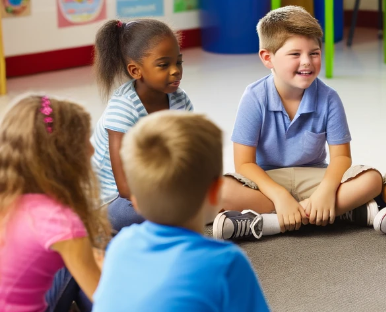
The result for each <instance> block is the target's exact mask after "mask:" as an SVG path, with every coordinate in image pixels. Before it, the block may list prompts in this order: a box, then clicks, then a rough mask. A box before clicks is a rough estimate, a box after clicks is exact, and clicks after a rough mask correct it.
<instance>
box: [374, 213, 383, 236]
mask: <svg viewBox="0 0 386 312" xmlns="http://www.w3.org/2000/svg"><path fill="white" fill-rule="evenodd" d="M373 225H374V229H375V230H376V231H378V232H382V233H384V234H386V208H383V209H381V210H380V211H379V212H378V213H377V215H376V216H375V218H374V224H373Z"/></svg>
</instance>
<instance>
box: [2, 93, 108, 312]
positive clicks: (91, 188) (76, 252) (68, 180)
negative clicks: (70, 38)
mask: <svg viewBox="0 0 386 312" xmlns="http://www.w3.org/2000/svg"><path fill="white" fill-rule="evenodd" d="M89 137H90V115H89V114H88V113H87V112H86V111H85V110H84V109H83V108H82V107H81V106H79V105H77V104H74V103H71V102H67V101H59V100H55V99H52V98H48V97H46V96H44V97H41V96H30V97H27V98H24V99H23V100H21V101H20V102H18V103H17V104H16V105H15V106H13V107H12V108H11V110H10V111H9V112H8V113H7V114H6V115H5V117H4V119H3V121H2V123H1V125H0V311H1V312H11V311H12V312H22V311H26V312H27V311H28V312H32V311H33V312H43V311H45V309H46V303H45V300H44V295H45V293H46V292H47V290H48V289H49V288H50V287H51V284H52V280H53V277H54V275H55V273H56V272H57V271H58V270H59V269H60V268H61V267H63V266H64V265H66V267H67V268H68V270H69V271H70V273H71V274H72V276H73V277H74V278H75V280H76V281H77V283H78V284H79V286H80V287H81V288H82V289H83V291H84V292H85V293H86V295H87V296H88V297H89V298H90V299H91V298H92V294H93V293H94V291H95V289H96V287H97V284H98V281H99V277H100V269H99V268H98V266H97V264H96V262H95V260H94V257H93V251H92V246H94V247H99V248H104V247H105V244H106V243H107V237H108V235H109V233H110V229H109V225H108V222H107V218H106V217H105V216H104V215H103V214H102V212H101V210H100V209H99V208H98V207H99V194H98V191H97V183H96V179H95V177H94V174H93V171H92V168H91V162H90V157H91V155H92V154H93V148H92V146H91V144H90V143H89Z"/></svg>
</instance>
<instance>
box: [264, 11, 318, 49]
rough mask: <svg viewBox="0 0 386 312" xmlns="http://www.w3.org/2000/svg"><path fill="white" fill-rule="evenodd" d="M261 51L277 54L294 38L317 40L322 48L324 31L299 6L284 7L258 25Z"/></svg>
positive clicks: (267, 16)
mask: <svg viewBox="0 0 386 312" xmlns="http://www.w3.org/2000/svg"><path fill="white" fill-rule="evenodd" d="M257 33H258V35H259V42H260V49H266V50H268V51H269V52H272V53H274V54H275V53H276V52H277V50H279V49H280V48H281V47H282V46H283V45H284V43H285V42H286V41H287V40H288V39H289V38H290V37H292V36H294V35H298V36H304V37H307V38H311V39H315V40H317V42H318V44H319V47H320V48H321V47H322V37H323V31H322V28H321V27H320V25H319V23H318V21H317V20H316V19H315V18H314V17H312V16H311V14H310V13H308V12H307V11H306V10H305V9H303V8H302V7H299V6H293V5H289V6H284V7H282V8H279V9H276V10H273V11H270V12H269V13H268V14H267V15H266V16H264V17H263V18H262V19H261V20H260V21H259V23H258V24H257Z"/></svg>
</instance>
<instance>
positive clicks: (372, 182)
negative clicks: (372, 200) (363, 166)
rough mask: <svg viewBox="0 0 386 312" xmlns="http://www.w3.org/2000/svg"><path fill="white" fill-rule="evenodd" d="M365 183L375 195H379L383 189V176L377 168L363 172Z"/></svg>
mask: <svg viewBox="0 0 386 312" xmlns="http://www.w3.org/2000/svg"><path fill="white" fill-rule="evenodd" d="M362 179H363V185H364V186H365V187H366V188H367V189H368V190H369V191H370V192H371V193H372V195H373V197H376V196H378V195H379V194H380V193H381V191H382V176H381V175H380V173H379V172H378V171H377V170H369V171H366V172H364V173H363V174H362Z"/></svg>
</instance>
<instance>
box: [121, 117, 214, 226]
mask: <svg viewBox="0 0 386 312" xmlns="http://www.w3.org/2000/svg"><path fill="white" fill-rule="evenodd" d="M121 158H122V162H123V167H124V171H125V174H126V177H127V181H128V184H129V188H130V192H131V194H132V195H134V196H135V198H136V200H137V204H138V207H139V210H140V213H141V214H142V215H143V217H145V218H146V219H147V220H149V221H152V222H156V223H159V224H166V225H177V226H178V225H182V224H184V223H185V222H186V221H188V220H189V219H190V218H192V217H193V216H195V215H196V214H197V212H198V211H199V210H200V208H201V207H202V204H203V203H204V199H205V197H206V194H207V192H208V190H209V187H210V185H211V183H213V181H215V179H217V178H219V177H220V176H221V175H222V132H221V130H220V129H219V128H218V127H217V126H216V125H215V124H213V123H212V122H211V121H209V120H208V119H207V118H205V117H204V116H203V115H198V114H194V113H190V112H180V111H162V112H157V113H154V114H151V115H149V116H147V117H145V118H143V119H141V120H140V121H139V122H138V123H137V124H136V125H135V126H134V127H133V128H132V129H131V130H130V131H129V132H128V133H127V134H126V135H125V137H124V139H123V143H122V148H121Z"/></svg>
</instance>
